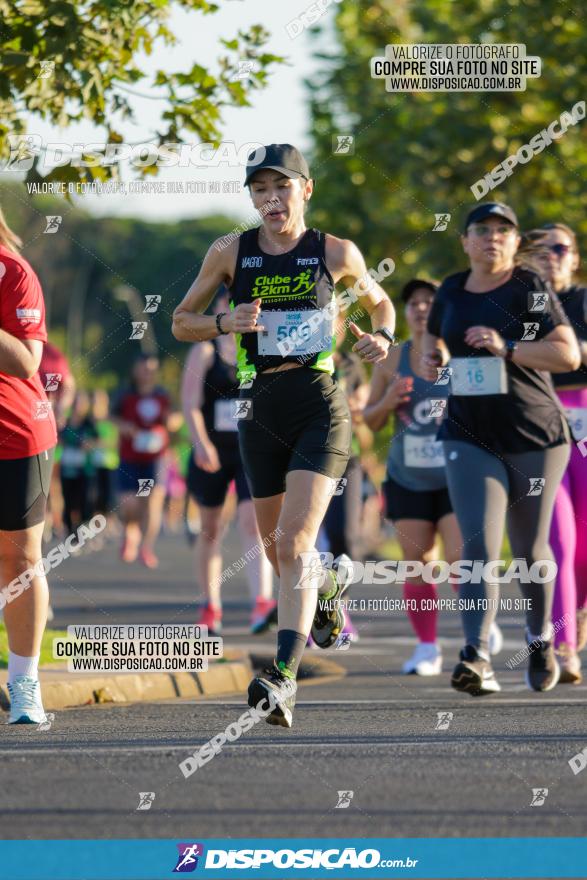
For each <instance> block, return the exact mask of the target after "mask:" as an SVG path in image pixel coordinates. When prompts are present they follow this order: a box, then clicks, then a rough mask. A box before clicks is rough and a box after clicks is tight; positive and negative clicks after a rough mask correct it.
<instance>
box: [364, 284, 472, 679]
mask: <svg viewBox="0 0 587 880" xmlns="http://www.w3.org/2000/svg"><path fill="white" fill-rule="evenodd" d="M435 293H436V284H433V283H432V282H431V281H427V280H424V279H420V278H412V279H411V280H410V281H408V283H407V284H406V285H405V286H404V288H403V290H402V292H401V299H402V301H403V302H404V304H405V316H406V322H407V325H408V330H409V334H410V335H409V339H407V341H406V342H404V343H403V344H402V345H401V346H399V347H396V348H392V349H391V351H390V352H389V354H388V355H387V357H386V359H385V360H384V361H383V362H382V363H380V364H377V366H376V367H375V369H374V370H373V376H372V379H371V393H370V397H369V400H368V403H367V407H366V408H365V410H364V412H363V417H364V419H365V421H366V423H367V425H368V426H369V427H370V428H371V429H372V430H373V431H380V430H381V429H382V428H384V427H385V425H386V423H387V421H388V419H389V417H390V415H391V414H392V413H395V416H396V419H395V431H394V435H393V438H392V441H391V445H390V448H389V455H388V459H387V474H386V480H385V482H384V483H383V486H382V490H383V493H384V498H385V516H386V518H387V519H389V520H391V521H392V522H393V525H394V529H395V535H396V538H397V540H398V542H399V544H400V547H401V550H402V555H403V558H404V559H405V560H410V561H413V562H420V563H422V564H423V565H424V564H426V563H427V562H430V561H432V560H433V559H435V558H436V556H435V550H436V540H437V537H438V536H439V537H440V538H441V540H442V542H443V544H444V551H445V559H446V561H447V562H448V563H452V562H454V561H455V560H457V559H459V558H460V556H461V543H462V541H461V535H460V532H459V527H458V523H457V520H456V517H455V515H454V513H453V510H452V507H451V503H450V498H449V495H448V489H447V487H446V472H445V468H444V465H445V461H444V452H443V450H442V443H441V442H439V441H437V440H435V437H436V434H437V431H438V426H439V424H440V420H441V418H442V415H440V416H434V415H432V402H431V399H436V400H440V401H441V402H442V404H443V405H444V404H445V403H446V397H447V392H448V383H447V382H445V381H441V383H440V384H433V383H431V382H429V381H427V380H426V379H424V378H423V377H422V375H421V371H422V339H423V336H424V334H425V332H426V321H427V319H428V315H429V313H430V309H431V307H432V303H433V302H434V295H435ZM403 595H404V599H406V600H407V601H408V602H410V603H412V604H411V606H410V610H409V611H408V618H409V621H410V624H411V626H412V629H413V630H414V633H415V635H416V637H417V639H418V644H417V645H416V648H415V650H414V652H413V654H412V656H411V657H410V658H409V660H406V662H405V663H404V664H403V667H402V672H403V673H404V674H405V675H410V674H412V675H440V673H441V671H442V652H441V649H440V645H439V643H438V641H437V623H438V610H437V609H436V608H435V607H434V600H435V599H436V597H437V589H436V585H435V584H431V583H427V582H425V581H424V580H423V579H422V578H420V577H413V578H410V579H408V580H406V582H405V584H404V586H403Z"/></svg>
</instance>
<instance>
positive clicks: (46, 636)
mask: <svg viewBox="0 0 587 880" xmlns="http://www.w3.org/2000/svg"><path fill="white" fill-rule="evenodd" d="M57 636H61V637H62V638H67V632H66V631H65V630H62V629H46V630H45V632H44V633H43V641H42V643H41V660H40V664H41V666H46V665H47V664H48V663H62V662H63V661H62V660H55V659H54V658H53V639H54V638H57ZM7 667H8V635H7V633H6V627H5V626H4V624H3V623H0V669H6V668H7Z"/></svg>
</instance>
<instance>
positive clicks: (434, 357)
mask: <svg viewBox="0 0 587 880" xmlns="http://www.w3.org/2000/svg"><path fill="white" fill-rule="evenodd" d="M442 361H443V358H442V352H441V351H440V349H439V348H437V349H436V350H435V351H433V352H432V354H425V355H423V357H422V361H421V363H422V372H423V373H424V378H425V379H426V380H427V381H428V382H436V380H437V379H438V367H441V366H442Z"/></svg>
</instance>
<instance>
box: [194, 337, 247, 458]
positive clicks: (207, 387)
mask: <svg viewBox="0 0 587 880" xmlns="http://www.w3.org/2000/svg"><path fill="white" fill-rule="evenodd" d="M211 342H212V345H213V346H214V360H213V362H212V365H211V367H210V369H209V370H208V372H207V373H206V375H205V376H204V401H203V403H202V416H203V418H204V424H205V425H206V430H207V432H208V436H209V437H210V440H211V441H212V443H213V444H214V445H215V446H221V447H222V448H223V449H227V450H228V449H231V448H233V447H234V448H235V449H236V448H237V447H238V429H237V425H238V422H237V421H236V419H234V417H233V416H234V412H233V408H234V404H233V403H232V401H233V400H236V398H237V397H238V391H239V388H238V379H237V377H236V365H233V364H229V363H227V362H226V361H224V360H223V359H222V358H221V356H220V351H219V348H218V345H217V342H216V340H215V339H212V340H211ZM223 428H224V429H225V430H222V429H223ZM226 429H228V430H226Z"/></svg>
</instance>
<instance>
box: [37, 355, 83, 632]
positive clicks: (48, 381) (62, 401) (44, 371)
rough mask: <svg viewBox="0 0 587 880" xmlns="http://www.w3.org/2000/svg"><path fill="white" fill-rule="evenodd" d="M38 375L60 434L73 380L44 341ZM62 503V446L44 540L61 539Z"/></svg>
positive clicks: (63, 360) (66, 365)
mask: <svg viewBox="0 0 587 880" xmlns="http://www.w3.org/2000/svg"><path fill="white" fill-rule="evenodd" d="M39 376H40V377H41V382H42V383H43V388H44V389H45V394H46V395H47V398H48V400H50V402H51V407H52V409H53V415H54V416H55V423H56V425H57V430H58V431H62V430H63V429H64V427H65V423H66V421H67V416H68V413H69V410H70V408H71V406H72V404H73V401H74V398H75V391H76V387H75V379H74V378H73V375H72V373H71V370H70V369H69V363H68V361H67V358H66V357H65V355H64V354H63V352H61V351H60V350H59V349H58V348H57V346H56V345H52V343H50V342H46V343H45V345H44V347H43V355H42V357H41V364H40V366H39ZM63 513H64V501H63V494H62V492H61V446H58V447H57V449H56V451H55V461H54V463H53V473H52V476H51V488H50V490H49V502H48V504H47V516H46V529H45V540H47V539H48V538H49V537H50V536H53V537H63V536H64V535H65V525H64V515H63ZM48 619H49V620H53V611H52V609H51V606H49V618H48Z"/></svg>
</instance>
